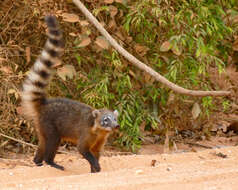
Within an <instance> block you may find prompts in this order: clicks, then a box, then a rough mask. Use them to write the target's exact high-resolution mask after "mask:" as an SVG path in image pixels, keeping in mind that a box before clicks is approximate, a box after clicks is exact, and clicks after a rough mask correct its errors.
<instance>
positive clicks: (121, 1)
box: [115, 0, 126, 4]
mask: <svg viewBox="0 0 238 190" xmlns="http://www.w3.org/2000/svg"><path fill="white" fill-rule="evenodd" d="M115 2H117V3H121V4H125V3H126V2H125V0H115Z"/></svg>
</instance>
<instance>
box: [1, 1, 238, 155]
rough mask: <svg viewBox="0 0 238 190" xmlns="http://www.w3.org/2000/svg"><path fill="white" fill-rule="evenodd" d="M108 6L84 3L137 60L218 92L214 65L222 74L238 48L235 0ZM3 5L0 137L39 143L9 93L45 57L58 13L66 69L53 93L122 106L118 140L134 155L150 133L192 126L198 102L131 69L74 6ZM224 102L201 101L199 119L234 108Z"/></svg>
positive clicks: (188, 85) (115, 3) (57, 3)
mask: <svg viewBox="0 0 238 190" xmlns="http://www.w3.org/2000/svg"><path fill="white" fill-rule="evenodd" d="M5 1H6V2H7V1H8V0H5ZM107 2H108V3H106V1H97V2H91V1H87V2H86V1H85V2H84V3H85V4H86V5H87V7H88V8H89V10H90V11H91V12H92V13H93V14H94V15H95V16H96V17H97V18H98V19H99V21H100V22H101V23H102V24H103V25H104V27H105V28H106V30H107V31H109V32H110V33H111V34H112V35H113V37H114V38H116V40H117V41H118V42H119V43H120V44H122V45H123V47H125V48H126V49H127V50H128V51H130V52H131V53H132V54H133V55H135V56H137V57H138V58H139V59H140V60H142V61H143V62H145V63H146V64H147V65H148V66H150V67H152V68H153V69H155V70H156V71H157V72H160V73H161V74H162V75H163V76H165V77H166V78H167V79H169V80H170V81H172V82H174V83H176V84H178V85H180V86H183V87H185V88H189V89H203V90H209V89H215V90H216V89H217V90H218V89H219V86H218V85H214V84H212V83H211V81H210V80H209V79H210V72H209V68H216V69H217V70H219V72H220V73H222V72H223V70H224V69H225V67H226V66H227V65H228V64H229V59H230V57H231V56H233V54H234V52H236V51H238V45H233V44H232V43H233V41H234V40H235V39H233V38H234V37H235V36H238V21H237V20H238V19H237V18H238V4H237V1H236V0H220V1H215V0H176V1H175V0H171V1H167V0H140V1H135V0H132V1H126V0H123V1H118V0H117V1H107ZM3 4H4V6H5V7H3V9H2V10H5V12H8V14H7V15H6V16H4V17H3V19H2V20H1V25H0V34H1V39H0V40H1V42H2V44H5V46H6V47H5V46H3V47H2V49H3V51H2V52H0V53H1V55H0V63H2V62H3V66H1V67H0V69H1V70H0V77H1V79H3V81H7V82H6V83H3V84H2V85H0V92H2V93H1V94H7V95H5V97H3V96H1V99H0V100H1V102H0V103H1V105H2V107H4V110H9V111H7V112H4V111H2V110H0V113H1V117H0V119H1V125H2V126H6V127H1V126H0V130H1V132H3V131H4V132H5V131H7V132H8V131H9V133H8V134H10V135H11V136H17V135H18V137H20V138H24V140H25V141H28V142H35V139H34V135H32V132H33V128H32V127H30V125H29V123H27V122H26V121H25V120H22V118H21V117H20V116H19V114H18V110H17V109H15V107H17V108H18V107H19V102H20V101H19V98H17V97H16V93H15V91H13V90H11V91H9V89H16V84H15V83H16V82H17V86H20V85H21V81H22V79H23V78H24V77H23V76H24V75H25V72H27V71H28V70H29V68H30V66H31V64H29V62H30V61H29V57H30V58H31V59H32V61H31V62H33V61H34V60H35V59H36V56H37V55H38V54H39V47H43V44H44V42H45V36H44V34H45V28H44V24H43V19H41V18H43V16H44V15H43V12H54V14H56V15H57V16H58V18H59V21H60V25H61V26H62V28H63V30H64V36H65V41H66V51H65V54H64V56H63V59H64V60H63V63H65V64H63V65H62V66H59V68H57V72H56V73H57V77H55V78H54V79H53V81H52V83H51V84H50V90H49V93H50V95H51V96H63V97H69V98H73V99H77V100H80V101H82V102H84V103H86V104H89V105H91V106H94V107H95V108H102V107H108V108H111V109H118V111H119V113H120V117H119V120H120V125H121V128H120V132H118V136H117V137H118V138H117V139H116V142H117V143H118V144H119V145H121V146H124V147H126V148H127V149H131V150H133V151H136V150H137V149H138V148H139V147H140V144H141V139H143V137H144V136H145V135H146V134H147V132H150V134H151V135H154V134H155V135H156V134H161V133H160V132H159V130H160V129H161V128H162V127H163V128H164V127H165V128H166V127H167V128H169V130H179V129H181V130H182V129H183V127H184V126H185V125H187V126H192V124H193V120H192V119H191V118H192V113H191V109H192V107H193V106H192V105H191V103H187V102H192V104H194V102H195V99H194V98H191V97H184V96H178V95H174V94H173V93H171V92H170V91H169V89H167V88H164V86H161V84H158V83H157V82H155V81H154V79H153V78H152V77H150V76H149V75H148V74H146V73H144V72H142V71H138V70H137V69H136V68H134V67H132V66H131V65H130V64H129V63H128V62H127V61H126V60H125V59H124V58H123V57H122V56H121V55H119V54H118V53H117V52H116V51H114V50H113V49H112V48H110V45H109V44H108V42H107V41H106V40H105V39H104V38H103V37H102V36H100V34H99V32H98V31H97V30H96V29H95V28H94V27H92V25H90V24H89V23H88V21H86V20H85V18H84V16H83V15H80V14H79V12H77V13H75V7H74V5H73V4H70V3H69V2H67V1H44V2H43V1H42V2H40V6H39V5H38V1H36V0H33V1H32V2H31V3H28V2H27V3H26V2H25V1H21V2H18V3H14V4H13V6H10V4H9V3H3ZM8 5H9V6H8ZM23 7H24V8H23ZM48 9H49V11H48ZM42 10H43V11H42ZM1 13H3V12H2V11H0V14H1ZM32 13H33V14H32ZM69 13H70V14H69ZM72 13H75V14H72ZM76 14H77V15H76ZM7 18H9V19H10V20H11V21H9V20H7ZM23 23H24V24H23ZM3 26H7V27H3ZM32 30H34V31H32ZM237 41H238V40H237ZM237 44H238V43H237ZM25 49H28V50H29V49H30V50H31V51H30V52H29V51H28V53H27V52H26V54H27V55H26V57H27V58H25V52H24V50H25ZM236 53H237V52H236ZM16 55H17V56H16ZM5 60H7V61H5ZM66 65H67V67H66ZM6 68H7V69H6ZM9 70H10V71H9ZM7 76H8V77H7ZM16 78H17V79H19V80H17V81H16ZM9 92H11V93H9ZM8 93H9V94H8ZM9 96H10V97H9ZM221 101H222V102H221V103H220V102H219V103H217V102H216V100H214V99H213V98H211V97H206V98H203V99H201V100H200V99H199V100H197V99H196V102H198V103H199V104H200V105H202V106H201V110H202V111H201V113H204V114H200V116H199V117H200V118H201V117H202V119H205V116H206V117H207V119H208V117H209V116H210V115H211V113H212V111H213V109H215V107H216V106H217V105H216V103H217V104H218V106H219V104H221V107H222V108H223V109H224V110H225V111H229V109H228V108H229V107H230V105H231V103H230V102H229V100H228V99H222V100H221ZM16 105H17V106H16ZM198 108H199V109H200V107H199V106H198ZM199 109H198V110H199ZM197 113H200V112H197ZM9 114H11V115H9ZM198 115H199V114H198ZM199 117H198V118H197V120H199ZM16 118H17V119H16ZM178 120H180V121H181V125H182V126H181V125H180V123H179V122H177V121H178ZM6 123H8V124H6ZM13 124H14V125H13ZM190 128H191V127H190ZM190 128H189V129H190ZM165 131H166V130H165ZM162 135H163V134H162ZM0 143H1V142H0Z"/></svg>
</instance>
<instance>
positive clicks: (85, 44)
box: [77, 37, 91, 47]
mask: <svg viewBox="0 0 238 190" xmlns="http://www.w3.org/2000/svg"><path fill="white" fill-rule="evenodd" d="M90 43H91V39H90V38H89V37H85V38H83V39H82V41H81V42H80V44H79V45H77V47H86V46H88V45H89V44H90Z"/></svg>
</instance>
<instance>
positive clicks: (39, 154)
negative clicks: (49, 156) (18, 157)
mask: <svg viewBox="0 0 238 190" xmlns="http://www.w3.org/2000/svg"><path fill="white" fill-rule="evenodd" d="M38 139H39V143H38V148H37V151H36V154H35V157H34V159H33V162H34V163H35V164H36V165H37V166H42V165H43V164H42V161H43V159H44V155H45V139H44V138H43V136H42V135H41V134H39V135H38Z"/></svg>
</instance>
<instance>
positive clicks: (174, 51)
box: [171, 45, 182, 56]
mask: <svg viewBox="0 0 238 190" xmlns="http://www.w3.org/2000/svg"><path fill="white" fill-rule="evenodd" d="M171 50H172V52H173V53H174V54H175V55H177V56H179V55H181V53H182V51H181V50H179V48H178V46H177V45H174V46H173V47H172V48H171Z"/></svg>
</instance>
